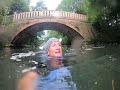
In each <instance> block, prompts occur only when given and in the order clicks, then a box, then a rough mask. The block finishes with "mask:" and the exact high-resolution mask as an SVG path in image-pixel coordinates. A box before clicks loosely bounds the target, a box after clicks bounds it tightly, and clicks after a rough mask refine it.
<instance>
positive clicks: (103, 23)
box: [87, 0, 120, 42]
mask: <svg viewBox="0 0 120 90" xmlns="http://www.w3.org/2000/svg"><path fill="white" fill-rule="evenodd" d="M88 2H89V4H88V11H87V14H88V16H89V21H90V22H92V24H93V26H94V27H95V29H96V31H97V40H98V41H100V42H120V40H119V38H120V9H119V8H120V4H119V3H120V1H118V0H88Z"/></svg>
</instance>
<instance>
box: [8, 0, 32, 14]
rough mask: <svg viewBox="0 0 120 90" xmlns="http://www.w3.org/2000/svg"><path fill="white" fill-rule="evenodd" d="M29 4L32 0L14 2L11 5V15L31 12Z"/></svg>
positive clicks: (15, 0)
mask: <svg viewBox="0 0 120 90" xmlns="http://www.w3.org/2000/svg"><path fill="white" fill-rule="evenodd" d="M29 3H30V0H13V1H12V3H11V5H10V12H9V14H13V13H14V12H18V13H20V12H26V11H29Z"/></svg>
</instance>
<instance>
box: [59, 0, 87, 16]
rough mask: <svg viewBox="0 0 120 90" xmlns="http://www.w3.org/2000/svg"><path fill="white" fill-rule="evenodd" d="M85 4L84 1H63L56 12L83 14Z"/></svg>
mask: <svg viewBox="0 0 120 90" xmlns="http://www.w3.org/2000/svg"><path fill="white" fill-rule="evenodd" d="M85 2H86V0H63V1H62V2H61V4H59V5H58V7H57V10H62V11H68V12H75V13H84V14H85V11H84V10H85Z"/></svg>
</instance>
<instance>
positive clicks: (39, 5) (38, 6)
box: [30, 0, 47, 11]
mask: <svg viewBox="0 0 120 90" xmlns="http://www.w3.org/2000/svg"><path fill="white" fill-rule="evenodd" d="M30 8H31V11H39V10H47V7H46V6H45V4H44V1H43V0H39V1H38V2H37V3H36V6H35V7H34V6H31V7H30Z"/></svg>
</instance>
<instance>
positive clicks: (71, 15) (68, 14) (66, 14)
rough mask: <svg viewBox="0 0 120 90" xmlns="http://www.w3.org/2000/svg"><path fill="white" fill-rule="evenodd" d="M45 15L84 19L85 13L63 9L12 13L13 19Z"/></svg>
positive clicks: (42, 16)
mask: <svg viewBox="0 0 120 90" xmlns="http://www.w3.org/2000/svg"><path fill="white" fill-rule="evenodd" d="M45 17H55V18H65V19H76V20H80V21H86V20H87V18H86V15H83V14H77V13H71V12H64V11H53V10H44V11H32V12H24V13H19V14H18V13H15V14H14V15H13V20H14V21H17V20H21V19H33V18H45Z"/></svg>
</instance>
